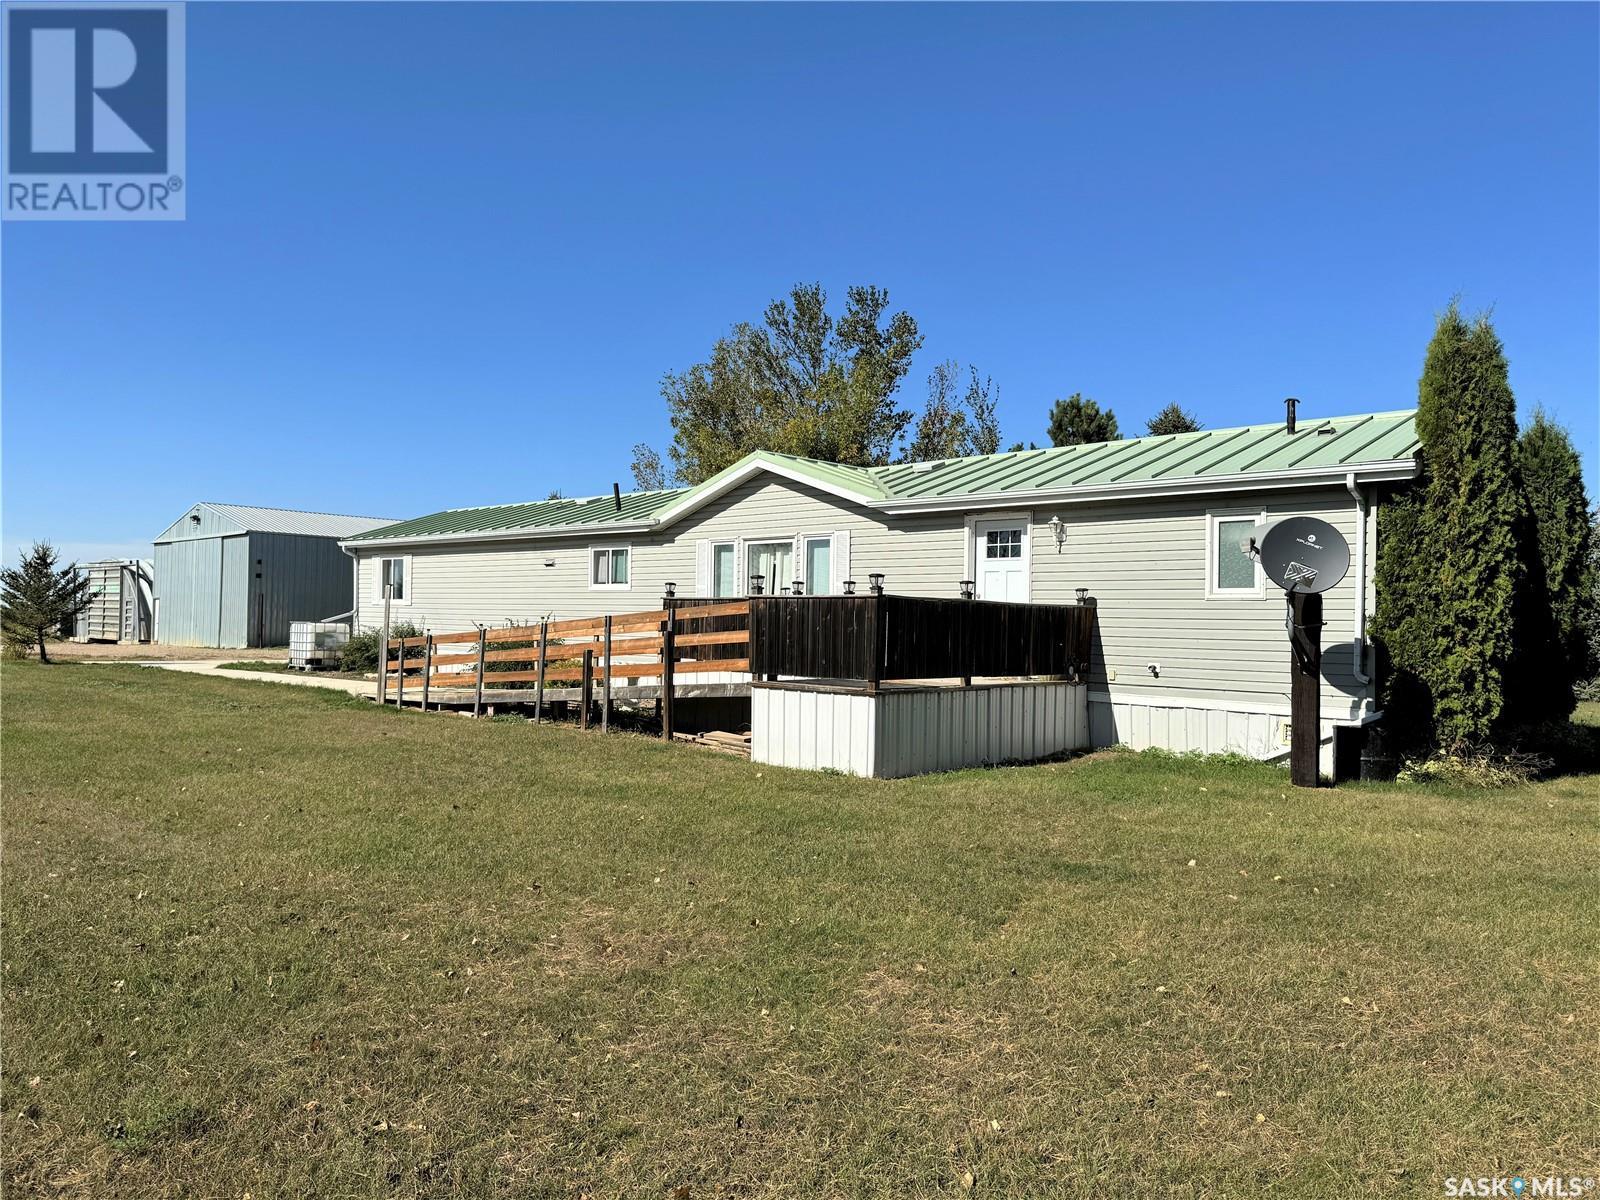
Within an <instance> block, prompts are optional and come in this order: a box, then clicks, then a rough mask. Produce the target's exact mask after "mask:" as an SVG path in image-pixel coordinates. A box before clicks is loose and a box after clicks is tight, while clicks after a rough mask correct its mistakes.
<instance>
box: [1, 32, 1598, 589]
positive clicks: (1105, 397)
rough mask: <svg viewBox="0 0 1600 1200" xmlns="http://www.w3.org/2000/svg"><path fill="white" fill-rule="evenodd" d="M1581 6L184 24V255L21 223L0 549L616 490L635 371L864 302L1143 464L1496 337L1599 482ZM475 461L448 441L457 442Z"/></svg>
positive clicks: (1594, 154) (1034, 415) (1036, 426)
mask: <svg viewBox="0 0 1600 1200" xmlns="http://www.w3.org/2000/svg"><path fill="white" fill-rule="evenodd" d="M1597 35H1600V9H1597V8H1596V7H1595V6H1593V5H1578V4H1570V5H1544V6H1541V5H1533V4H1527V5H1506V6H1500V5H1488V4H1475V5H1460V6H1457V5H1445V4H1438V5H1418V6H1410V5H1388V6H1379V5H1336V6H1318V5H1243V6H1236V7H1212V6H1207V5H1198V4H1196V5H1149V6H1133V7H1124V6H1119V5H1084V6H1073V7H1045V6H1038V5H1027V6H1014V7H1011V6H1007V7H1001V6H989V7H960V6H938V7H921V6H914V5H892V6H887V5H886V6H880V7H851V6H842V5H841V6H825V7H810V6H798V5H790V6H776V5H771V6H720V7H685V6H665V5H663V6H636V7H582V8H578V7H532V6H520V5H513V4H499V5H483V6H475V5H453V6H445V5H440V6H434V5H389V4H347V5H292V4H239V5H233V4H211V3H194V4H191V5H190V6H189V20H188V45H189V50H188V111H189V124H188V180H189V191H188V206H189V207H188V213H189V217H188V220H187V221H186V222H183V223H149V224H134V223H127V224H123V223H103V224H90V223H60V224H44V223H39V224H16V223H12V224H8V225H7V226H6V227H5V228H4V230H3V238H4V244H3V253H4V274H3V292H0V303H3V317H4V325H3V334H0V338H3V341H0V350H3V355H4V358H3V367H0V370H3V375H0V385H3V389H4V397H3V402H4V409H3V414H4V415H3V433H4V447H3V466H4V481H3V500H4V530H3V533H4V542H5V547H4V552H5V554H6V556H7V557H8V558H10V557H13V556H14V554H15V547H16V546H17V545H18V544H19V543H25V542H26V541H28V540H29V539H32V538H49V539H51V540H54V541H55V542H57V543H58V544H60V545H63V546H64V547H66V548H67V550H68V551H69V553H72V554H77V555H79V556H90V555H94V554H99V553H141V552H148V547H147V543H148V541H149V539H150V538H151V537H152V536H153V535H154V534H156V533H157V532H159V531H160V530H161V529H162V528H164V527H165V526H166V525H167V524H168V523H169V522H171V521H172V520H174V519H175V518H176V517H178V516H179V515H181V513H182V511H183V510H184V508H185V507H186V506H187V505H189V504H190V503H192V502H193V501H195V500H220V501H226V502H233V503H243V504H262V505H277V506H282V507H288V508H306V509H316V510H323V511H334V512H352V513H363V514H375V515H380V516H395V517H406V516H413V515H417V514H420V513H424V512H429V511H433V510H435V509H439V508H445V507H454V506H460V505H471V504H487V503H496V502H503V501H514V500H523V499H529V498H540V497H543V496H544V495H545V494H546V493H547V492H548V491H549V490H550V489H552V488H560V489H562V490H563V491H564V492H566V493H567V494H568V495H584V494H592V493H595V492H600V491H604V490H609V487H610V484H611V482H612V481H613V480H621V481H622V482H623V484H624V486H625V487H626V486H627V481H628V461H629V452H630V447H631V446H632V444H633V443H634V442H636V441H641V440H643V441H650V442H653V443H656V444H657V445H664V444H665V443H666V441H667V438H668V426H667V421H666V415H665V411H664V408H663V405H662V402H661V400H660V397H659V393H658V383H659V380H660V377H661V375H662V373H663V372H665V371H668V370H677V369H681V368H683V367H686V366H688V365H689V364H691V363H694V362H696V361H699V360H700V359H702V358H703V357H704V356H705V354H706V352H707V351H708V350H709V348H710V346H711V344H712V342H713V341H714V340H715V338H716V337H717V336H718V335H719V334H721V333H722V332H724V331H725V330H726V329H727V327H728V326H729V325H730V324H732V323H733V322H735V321H737V320H741V319H754V318H755V317H757V316H758V315H759V314H760V312H761V310H762V308H763V306H764V305H765V304H766V303H767V301H768V300H770V299H771V298H773V297H775V296H778V295H781V294H783V293H784V292H786V291H787V289H788V288H789V286H790V285H791V284H793V283H794V282H796V281H799V280H819V281H821V282H822V283H823V284H824V285H825V286H827V287H828V288H829V289H830V290H831V291H832V292H833V293H834V295H835V296H836V297H838V298H840V299H842V296H843V292H844V289H845V288H846V286H848V285H849V284H851V283H858V282H863V283H876V284H880V285H882V286H885V287H887V288H888V289H889V291H890V293H891V297H892V300H893V302H894V306H895V307H897V308H899V307H903V308H905V309H908V310H909V311H910V312H911V313H912V314H913V315H915V316H916V318H917V320H918V321H919V322H920V324H921V327H922V330H923V333H924V335H925V337H926V345H925V347H924V349H923V351H922V352H921V354H920V356H919V358H918V360H917V362H916V364H915V366H914V368H913V371H912V375H911V377H910V378H909V379H908V381H907V385H906V388H905V391H904V400H905V401H906V402H907V404H908V406H913V407H915V406H917V405H919V404H920V402H921V400H922V398H923V396H924V395H925V390H926V389H925V379H926V375H927V372H928V369H929V368H930V367H931V366H932V365H933V364H934V363H935V362H936V361H938V360H940V359H943V358H947V357H954V358H958V359H961V360H962V361H964V362H972V363H974V364H976V365H977V366H978V367H979V368H980V370H982V371H983V372H984V373H986V374H990V375H992V376H993V377H994V378H995V380H996V381H997V383H998V384H999V385H1000V388H1001V407H1000V413H1001V418H1002V423H1003V432H1004V436H1005V438H1006V440H1007V441H1008V442H1009V441H1011V440H1013V439H1028V438H1034V439H1038V440H1041V441H1043V440H1044V435H1043V430H1044V422H1045V412H1046V410H1047V408H1048V406H1049V404H1050V402H1051V400H1052V399H1053V398H1054V397H1056V396H1063V395H1067V394H1069V393H1071V392H1074V391H1082V392H1084V393H1085V394H1087V395H1090V396H1094V397H1096V398H1097V399H1099V400H1100V401H1101V402H1102V403H1103V404H1109V405H1110V406H1111V407H1112V408H1113V409H1114V410H1115V411H1116V413H1117V414H1118V417H1119V418H1120V420H1121V423H1122V427H1123V429H1124V431H1125V432H1137V431H1138V430H1139V429H1141V428H1142V426H1143V422H1144V420H1145V418H1146V417H1148V416H1149V415H1150V414H1151V413H1153V412H1154V411H1155V410H1157V409H1158V408H1160V407H1161V406H1162V405H1164V404H1165V403H1167V402H1168V401H1170V400H1176V401H1178V402H1179V403H1181V404H1183V405H1184V406H1185V407H1187V408H1190V409H1193V410H1194V411H1195V412H1197V413H1198V414H1199V416H1200V417H1201V419H1202V420H1203V421H1205V423H1206V424H1207V425H1209V426H1212V427H1218V426H1224V425H1235V424H1245V423H1249V422H1253V421H1262V420H1275V419H1277V418H1278V417H1279V416H1280V415H1281V412H1282V405H1281V400H1282V397H1284V396H1286V395H1297V396H1299V397H1301V398H1302V400H1303V401H1304V404H1303V406H1302V409H1301V412H1302V414H1303V415H1313V416H1314V415H1323V414H1338V413H1351V412H1362V411H1373V410H1381V409H1394V408H1404V407H1409V406H1411V405H1412V404H1414V403H1415V399H1416V380H1417V376H1418V373H1419V371H1420V368H1421V363H1422V355H1423V350H1424V347H1425V345H1426V343H1427V340H1428V337H1429V334H1430V332H1431V329H1432V324H1433V319H1434V315H1435V314H1436V313H1437V312H1438V310H1439V309H1440V308H1441V307H1442V306H1443V305H1444V304H1445V303H1446V301H1447V300H1448V299H1449V297H1450V296H1451V295H1452V294H1459V295H1460V296H1461V297H1462V300H1463V303H1464V304H1465V306H1466V307H1468V308H1469V309H1479V308H1484V307H1490V306H1492V308H1493V310H1494V317H1495V322H1496V325H1497V327H1498V329H1499V331H1500V334H1501V336H1502V338H1503V339H1504V340H1505V342H1506V345H1507V350H1508V354H1509V357H1510V359H1511V370H1512V383H1513V385H1514V387H1515V388H1516V391H1517V395H1518V399H1519V403H1520V405H1521V406H1522V408H1523V409H1524V410H1525V411H1528V410H1531V408H1532V406H1533V405H1534V404H1536V403H1542V404H1544V405H1545V407H1546V408H1547V409H1549V410H1550V411H1551V412H1552V413H1553V414H1554V415H1555V416H1556V417H1557V418H1558V419H1559V420H1561V421H1562V422H1564V423H1565V424H1567V425H1568V426H1569V428H1571V430H1572V431H1573V434H1574V436H1575V438H1576V439H1577V440H1578V442H1579V444H1580V447H1581V448H1582V450H1583V452H1584V454H1585V460H1586V467H1587V472H1588V483H1589V487H1590V489H1591V492H1593V491H1594V490H1595V488H1596V482H1597V481H1596V455H1595V448H1596V440H1597V412H1596V410H1597V396H1600V350H1597V344H1600V301H1597V295H1600V182H1597V181H1600V150H1597V147H1600V118H1597V113H1600V104H1597V100H1600V82H1597V67H1596V54H1595V49H1596V44H1597ZM480 446H481V449H479V448H478V447H480Z"/></svg>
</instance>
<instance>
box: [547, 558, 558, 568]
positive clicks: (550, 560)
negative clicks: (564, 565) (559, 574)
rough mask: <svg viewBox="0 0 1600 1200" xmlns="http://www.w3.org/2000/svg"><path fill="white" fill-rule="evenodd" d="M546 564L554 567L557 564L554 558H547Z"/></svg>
mask: <svg viewBox="0 0 1600 1200" xmlns="http://www.w3.org/2000/svg"><path fill="white" fill-rule="evenodd" d="M544 565H545V566H547V567H553V566H555V565H556V560H555V559H553V558H547V559H545V560H544Z"/></svg>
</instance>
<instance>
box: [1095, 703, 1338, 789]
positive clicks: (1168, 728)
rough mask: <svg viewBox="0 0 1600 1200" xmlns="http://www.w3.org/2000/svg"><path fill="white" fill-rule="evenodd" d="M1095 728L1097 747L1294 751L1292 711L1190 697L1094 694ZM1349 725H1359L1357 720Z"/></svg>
mask: <svg viewBox="0 0 1600 1200" xmlns="http://www.w3.org/2000/svg"><path fill="white" fill-rule="evenodd" d="M1088 699H1089V726H1090V733H1091V740H1092V742H1093V744H1094V745H1095V746H1096V747H1100V746H1128V747H1130V748H1132V749H1134V750H1149V749H1161V750H1171V751H1173V752H1174V753H1178V754H1183V753H1193V754H1243V755H1248V756H1249V757H1251V758H1260V759H1276V758H1280V757H1282V756H1284V755H1286V754H1287V753H1288V752H1289V707H1288V705H1281V706H1266V705H1256V706H1245V705H1243V704H1231V703H1224V702H1220V701H1216V700H1197V699H1193V698H1185V697H1173V698H1167V697H1160V698H1156V697H1146V696H1132V695H1122V696H1111V695H1109V694H1107V693H1105V692H1091V693H1090V694H1089V698H1088ZM1338 723H1340V722H1335V721H1327V720H1324V721H1323V723H1322V730H1321V737H1320V739H1319V741H1320V743H1321V749H1320V752H1319V758H1320V765H1321V770H1322V772H1323V773H1324V774H1326V775H1331V774H1333V729H1334V725H1335V724H1338ZM1344 723H1347V724H1355V723H1357V722H1356V721H1355V720H1354V719H1352V720H1351V721H1349V722H1344Z"/></svg>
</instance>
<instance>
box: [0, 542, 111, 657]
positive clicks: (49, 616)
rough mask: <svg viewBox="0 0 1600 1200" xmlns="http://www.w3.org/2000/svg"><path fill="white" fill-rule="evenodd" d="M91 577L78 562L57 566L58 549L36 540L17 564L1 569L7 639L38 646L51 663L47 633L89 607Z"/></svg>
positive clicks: (0, 607) (1, 623)
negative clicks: (45, 642)
mask: <svg viewBox="0 0 1600 1200" xmlns="http://www.w3.org/2000/svg"><path fill="white" fill-rule="evenodd" d="M92 598H93V597H92V596H91V594H90V592H89V580H88V579H87V577H85V576H83V575H80V574H78V567H77V564H76V563H72V564H69V565H68V566H66V567H63V568H61V569H60V570H57V569H56V552H55V550H54V549H53V548H52V547H51V546H50V544H49V543H48V542H35V543H34V544H33V549H32V550H31V551H28V552H26V553H24V554H23V555H22V563H21V565H20V566H17V567H7V568H5V569H4V570H0V629H3V630H4V633H5V637H6V640H7V641H8V642H25V643H31V644H33V645H36V646H37V647H38V648H39V661H40V662H46V663H47V662H49V661H50V655H49V653H48V652H47V651H46V650H45V644H44V639H45V636H46V635H47V634H50V633H55V632H57V631H62V630H63V627H64V626H66V625H67V624H69V623H70V622H72V621H73V620H75V619H76V618H77V616H78V614H79V613H81V612H82V611H83V610H84V609H86V608H88V607H89V603H90V601H91V599H92Z"/></svg>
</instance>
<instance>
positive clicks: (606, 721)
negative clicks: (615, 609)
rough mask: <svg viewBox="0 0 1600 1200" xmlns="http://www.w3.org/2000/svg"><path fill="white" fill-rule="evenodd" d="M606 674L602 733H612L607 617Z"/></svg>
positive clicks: (609, 635) (609, 638)
mask: <svg viewBox="0 0 1600 1200" xmlns="http://www.w3.org/2000/svg"><path fill="white" fill-rule="evenodd" d="M604 654H605V658H606V674H605V682H604V684H603V685H602V686H603V689H604V691H603V695H604V699H602V700H601V701H600V732H601V733H610V732H611V617H610V616H609V615H607V617H606V641H605V650H604Z"/></svg>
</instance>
